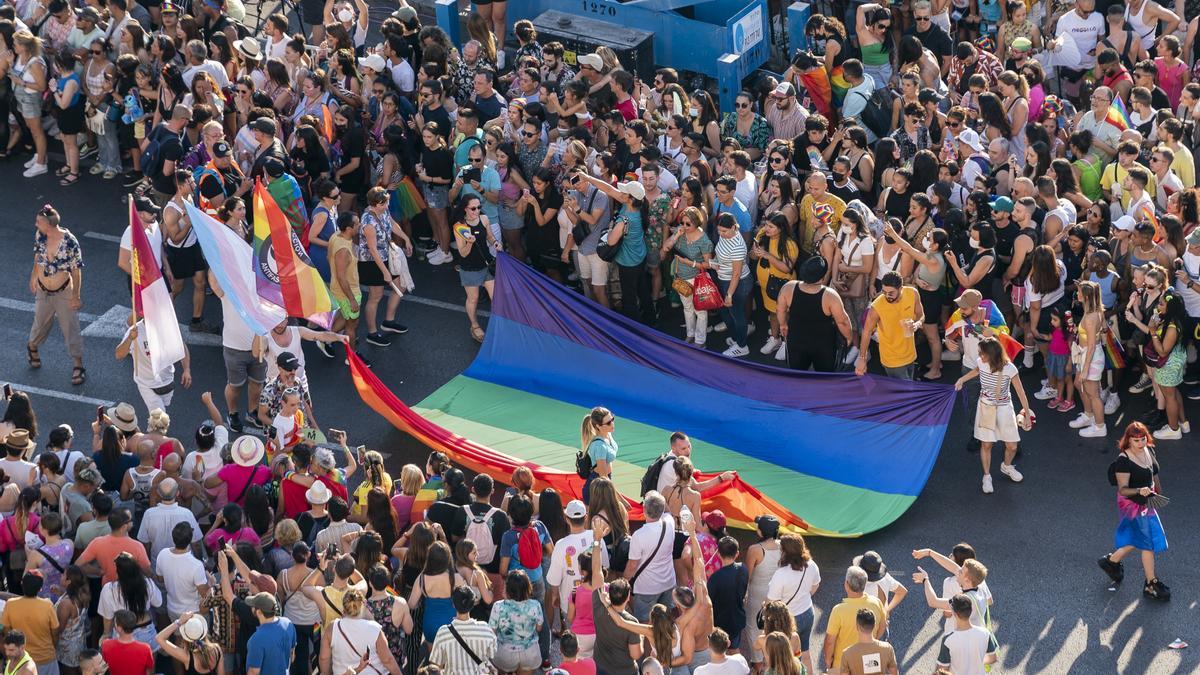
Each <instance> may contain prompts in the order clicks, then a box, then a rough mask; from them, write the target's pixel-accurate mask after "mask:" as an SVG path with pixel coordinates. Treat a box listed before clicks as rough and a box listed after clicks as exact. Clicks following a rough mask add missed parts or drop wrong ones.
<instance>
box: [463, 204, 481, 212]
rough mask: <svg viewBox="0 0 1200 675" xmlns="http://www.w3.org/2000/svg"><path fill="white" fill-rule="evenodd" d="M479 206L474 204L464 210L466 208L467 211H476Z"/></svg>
mask: <svg viewBox="0 0 1200 675" xmlns="http://www.w3.org/2000/svg"><path fill="white" fill-rule="evenodd" d="M479 208H480V207H479V205H475V206H468V207H467V208H466V210H467V211H478V210H479Z"/></svg>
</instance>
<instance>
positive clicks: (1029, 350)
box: [1023, 347, 1034, 368]
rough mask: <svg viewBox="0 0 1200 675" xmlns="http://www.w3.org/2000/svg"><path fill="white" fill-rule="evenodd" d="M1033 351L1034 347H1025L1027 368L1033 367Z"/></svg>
mask: <svg viewBox="0 0 1200 675" xmlns="http://www.w3.org/2000/svg"><path fill="white" fill-rule="evenodd" d="M1033 351H1034V349H1033V347H1026V348H1025V359H1024V361H1023V363H1024V364H1025V367H1026V368H1032V367H1033Z"/></svg>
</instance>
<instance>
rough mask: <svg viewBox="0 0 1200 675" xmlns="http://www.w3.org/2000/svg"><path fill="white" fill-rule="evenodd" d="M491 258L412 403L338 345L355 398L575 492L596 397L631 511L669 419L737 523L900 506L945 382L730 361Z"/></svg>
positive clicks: (540, 483) (944, 395)
mask: <svg viewBox="0 0 1200 675" xmlns="http://www.w3.org/2000/svg"><path fill="white" fill-rule="evenodd" d="M497 269H498V273H497V275H496V287H495V295H494V300H493V304H492V316H491V319H490V321H489V323H488V330H487V338H486V339H485V341H484V344H483V347H482V349H481V350H480V352H479V355H478V356H477V357H476V359H475V361H474V362H473V363H472V364H471V366H470V367H469V368H468V369H467V371H466V372H465V373H463V374H462V375H459V376H458V377H455V378H454V379H452V380H451V381H450V382H449V383H447V384H446V385H445V386H443V387H442V388H441V389H439V390H438V391H436V392H434V393H433V394H431V395H430V396H429V397H428V398H426V399H425V400H424V401H422V402H421V403H419V404H417V405H416V406H415V407H413V408H410V407H408V406H406V405H405V404H404V403H403V402H401V401H400V400H399V399H397V398H396V396H395V395H394V394H393V393H392V392H391V391H389V390H388V389H387V387H386V386H384V385H383V383H382V382H380V381H379V379H378V378H377V377H376V376H375V374H374V373H373V372H372V371H371V370H369V369H368V368H366V366H365V365H364V364H363V363H362V362H361V361H359V360H358V359H357V358H355V356H354V354H349V361H350V374H351V377H352V379H353V382H354V386H355V388H356V389H357V390H358V393H359V396H360V397H362V399H363V401H364V402H365V403H366V404H367V405H368V406H369V407H371V408H372V409H373V410H375V411H376V412H378V413H379V414H380V415H382V416H384V417H385V418H386V419H387V420H388V421H390V422H391V423H392V424H393V425H395V426H396V427H397V428H398V429H400V430H402V431H405V432H407V433H409V434H411V435H412V436H413V437H415V438H416V439H417V440H418V441H420V442H422V443H423V444H425V445H426V446H428V447H429V448H430V449H432V450H440V451H442V452H445V453H446V454H447V455H448V456H449V458H450V460H451V461H452V462H454V463H455V464H456V465H459V466H461V467H463V468H465V469H469V470H471V471H475V472H480V473H487V474H488V475H490V476H492V477H493V478H494V479H496V480H499V481H505V482H507V481H509V480H511V476H512V472H513V470H514V469H515V468H517V467H518V466H525V467H528V468H529V469H530V470H531V471H532V472H533V475H534V478H535V481H536V485H537V488H538V489H541V488H545V487H547V486H550V487H553V488H554V489H555V490H557V491H558V492H559V494H560V495H562V498H563V499H576V498H579V497H580V494H581V491H582V487H583V479H581V478H579V476H578V475H576V473H575V470H574V464H575V453H576V452H577V451H578V449H579V447H578V446H579V423H580V420H581V419H583V416H584V415H585V414H587V413H588V411H589V410H590V409H591V408H592V406H595V405H604V406H606V407H608V408H609V409H611V410H612V411H613V412H614V413H615V414H616V416H617V417H618V418H619V419H620V422H619V423H618V431H617V438H618V441H619V442H620V446H621V450H620V455H619V456H618V458H617V461H616V463H615V465H616V466H615V472H614V476H615V479H616V480H615V482H616V485H617V488H618V490H620V491H621V492H622V493H623V494H624V495H626V500H627V502H628V503H629V504H630V517H631V518H633V519H641V518H642V517H643V516H642V510H641V506H640V504H637V503H636V502H635V501H634V500H633V499H632V498H631V497H636V495H637V494H638V487H639V483H640V480H641V477H642V474H643V473H644V472H645V468H646V467H647V466H649V465H650V463H651V462H653V461H654V459H655V458H656V457H658V456H659V455H660V454H662V453H663V452H664V451H665V450H666V447H667V440H668V438H669V435H670V433H671V431H674V430H682V431H685V432H687V433H689V434H690V435H691V436H692V459H693V460H694V461H695V462H696V464H697V465H699V466H700V467H703V468H704V469H707V470H709V471H713V472H717V471H724V470H735V471H736V478H735V479H734V480H732V481H729V482H725V483H720V484H719V485H716V486H714V487H713V488H711V489H709V490H707V491H706V492H705V493H704V495H703V498H704V503H705V505H706V507H707V506H709V505H711V507H712V508H719V509H721V510H722V511H723V512H724V513H725V515H726V517H727V518H728V519H729V521H730V523H732V524H734V525H735V526H738V527H744V528H750V527H753V524H752V523H753V520H754V517H755V516H758V515H760V514H771V515H774V516H776V517H777V518H779V519H780V521H781V522H782V523H784V524H785V525H786V527H787V528H788V529H789V531H794V532H804V533H808V534H819V535H825V536H836V537H852V536H858V535H861V534H864V533H867V532H872V531H875V530H878V529H880V528H883V527H886V526H887V525H889V524H890V523H892V522H893V521H894V520H896V519H897V518H899V517H900V515H901V514H903V513H904V511H905V510H907V509H908V507H909V506H911V505H912V504H913V502H915V501H916V498H917V495H918V494H920V492H921V490H922V488H923V487H924V485H925V482H926V480H927V479H928V477H929V473H930V471H931V469H932V468H933V463H934V461H935V460H936V458H937V454H938V450H939V448H940V446H941V443H942V438H943V436H944V434H945V431H946V425H947V424H948V423H949V421H950V415H951V411H952V408H953V404H954V391H953V389H952V388H950V387H948V386H946V385H940V384H930V383H920V382H905V381H901V380H896V379H892V378H886V377H875V376H866V377H861V378H860V377H855V376H854V375H853V374H831V373H806V372H797V371H790V370H784V369H781V368H776V367H772V366H763V365H759V364H754V363H747V362H743V361H737V360H734V359H729V358H726V357H724V356H722V355H720V354H717V353H715V352H708V351H705V350H702V349H697V348H695V347H694V346H693V347H688V346H687V345H685V344H684V343H683V342H681V341H679V340H676V339H674V338H671V337H668V336H665V335H663V334H661V333H658V332H656V331H654V330H652V329H650V328H647V327H646V326H643V325H641V324H639V323H637V322H635V321H630V320H629V319H627V318H626V317H624V316H622V315H619V314H617V313H615V312H612V311H610V310H607V309H605V308H603V307H601V306H599V305H597V304H595V303H593V302H591V301H589V300H586V299H584V298H583V297H581V296H579V295H578V294H575V293H573V292H571V291H570V290H568V289H565V288H563V287H562V286H561V285H558V284H556V283H554V282H553V281H550V280H549V279H547V278H545V277H544V276H542V275H540V274H538V273H536V272H534V271H533V270H532V269H530V268H528V267H527V266H525V265H523V264H521V263H518V262H516V261H515V260H513V259H512V258H510V257H509V256H507V255H500V256H499V259H498V261H497ZM779 429H786V430H787V432H786V433H779V432H778V431H777V430H779ZM831 438H837V439H839V442H837V443H830V442H829V439H831ZM713 475H714V474H713V473H701V474H700V480H704V479H705V478H709V477H712V476H713Z"/></svg>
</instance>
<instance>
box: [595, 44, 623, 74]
mask: <svg viewBox="0 0 1200 675" xmlns="http://www.w3.org/2000/svg"><path fill="white" fill-rule="evenodd" d="M596 55H597V56H599V57H600V60H601V61H603V62H604V72H606V73H607V72H610V71H613V70H617V69H618V68H620V67H621V59H620V57H618V56H617V53H616V52H615V51H613V49H612V47H606V46H604V45H601V46H599V47H596Z"/></svg>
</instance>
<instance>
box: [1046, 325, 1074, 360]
mask: <svg viewBox="0 0 1200 675" xmlns="http://www.w3.org/2000/svg"><path fill="white" fill-rule="evenodd" d="M1050 353H1051V354H1054V355H1055V356H1066V355H1067V354H1070V353H1071V343H1069V342H1067V336H1066V334H1065V333H1064V332H1063V329H1062V328H1055V329H1054V330H1053V331H1051V332H1050Z"/></svg>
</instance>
